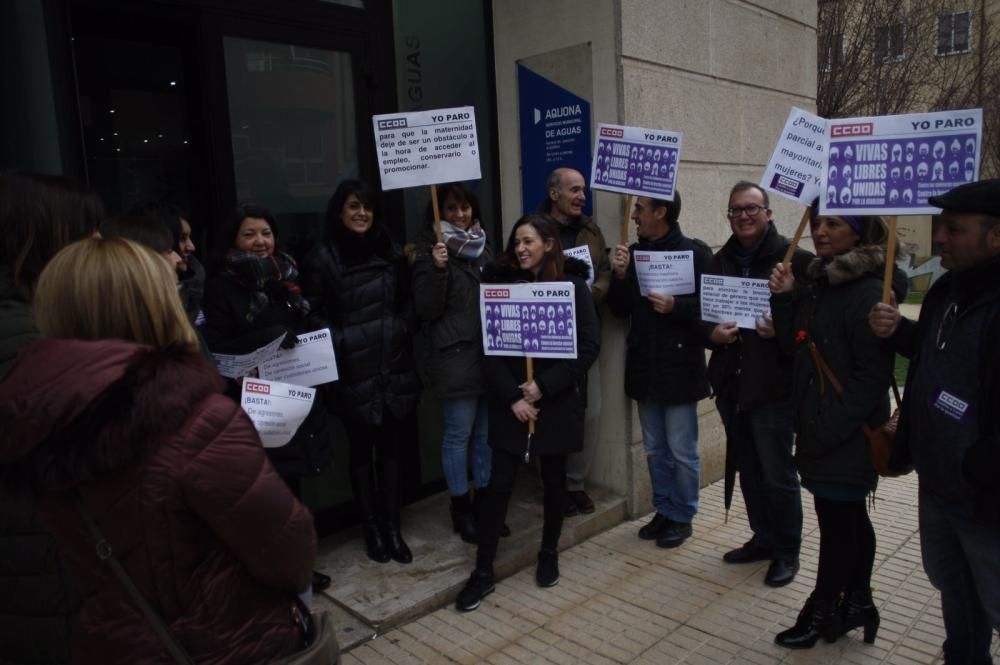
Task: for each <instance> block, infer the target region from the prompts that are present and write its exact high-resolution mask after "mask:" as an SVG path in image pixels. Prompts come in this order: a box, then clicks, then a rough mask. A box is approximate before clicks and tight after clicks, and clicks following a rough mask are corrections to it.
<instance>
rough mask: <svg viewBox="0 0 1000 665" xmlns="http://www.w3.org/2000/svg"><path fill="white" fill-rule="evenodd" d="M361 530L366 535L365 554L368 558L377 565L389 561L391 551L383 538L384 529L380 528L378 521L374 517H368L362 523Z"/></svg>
mask: <svg viewBox="0 0 1000 665" xmlns="http://www.w3.org/2000/svg"><path fill="white" fill-rule="evenodd" d="M361 530H362V532H363V533H364V535H365V553H366V554H367V555H368V558H369V559H371V560H372V561H375V562H376V563H386V562H387V561H389V558H390V557H389V549H388V548H387V547H386V544H385V539H384V538H383V537H382V529H381V528H380V527H379V524H378V521H377V520H376V519H375V518H374V517H371V518H368V517H366V518H365V520H364V521H363V522H362V523H361Z"/></svg>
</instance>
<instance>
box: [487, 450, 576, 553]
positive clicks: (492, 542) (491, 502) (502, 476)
mask: <svg viewBox="0 0 1000 665" xmlns="http://www.w3.org/2000/svg"><path fill="white" fill-rule="evenodd" d="M566 457H567V456H566V455H541V456H539V457H538V462H539V466H540V468H541V474H542V491H543V493H544V497H545V498H544V509H543V511H544V512H543V514H544V521H543V523H542V547H541V549H543V550H555V549H556V548H557V547H559V534H560V533H561V532H562V523H563V516H564V515H565V514H566V501H567V492H566ZM526 466H528V465H527V464H525V463H524V459H523V457H522V456H521V455H519V454H516V453H509V452H506V451H504V450H497V449H496V448H494V449H493V467H492V471H491V475H490V486H489V490H488V491H487V493H486V498H485V500H484V502H483V508H482V514H481V515H480V523H479V549H478V550H477V552H476V568H477V569H478V570H482V571H491V572H492V570H493V561H494V560H495V559H496V555H497V542H498V541H499V539H500V528H501V526H502V525H503V523H504V521H506V519H507V506H508V505H509V504H510V497H511V494H512V493H513V490H514V479H515V478H517V471H518V469H519V468H521V467H526Z"/></svg>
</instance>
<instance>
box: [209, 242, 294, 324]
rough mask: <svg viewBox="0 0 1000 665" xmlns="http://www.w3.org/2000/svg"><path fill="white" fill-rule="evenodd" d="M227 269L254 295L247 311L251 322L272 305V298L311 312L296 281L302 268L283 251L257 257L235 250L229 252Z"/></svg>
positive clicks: (226, 259)
mask: <svg viewBox="0 0 1000 665" xmlns="http://www.w3.org/2000/svg"><path fill="white" fill-rule="evenodd" d="M224 272H225V274H227V275H230V276H232V277H233V279H235V280H236V281H237V283H239V285H240V286H242V287H243V288H245V289H246V290H248V291H250V292H251V293H252V294H253V295H252V296H251V298H250V308H249V310H247V313H246V320H247V322H249V323H253V321H254V319H256V318H257V315H258V314H260V313H261V312H262V311H264V309H266V308H267V307H268V305H270V304H271V299H272V297H278V298H280V299H284V300H285V301H286V302H287V303H288V305H289V306H290V307H291V308H292V309H294V310H296V311H297V312H299V313H300V314H301V315H302V316H306V315H308V314H309V303H308V301H306V299H305V298H303V297H302V289H301V288H300V287H299V284H298V282H297V281H296V280H297V279H298V277H299V268H298V266H297V265H296V264H295V259H293V258H292V257H291V256H289V255H288V254H285V253H284V252H282V251H278V250H275V252H274V254H272V255H271V256H256V255H254V254H251V253H250V252H244V251H242V250H239V249H231V250H229V251H228V252H226V256H225V269H224Z"/></svg>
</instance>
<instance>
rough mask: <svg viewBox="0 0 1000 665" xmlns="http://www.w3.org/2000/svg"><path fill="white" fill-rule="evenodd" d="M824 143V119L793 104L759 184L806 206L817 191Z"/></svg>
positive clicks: (823, 155) (824, 159) (825, 132)
mask: <svg viewBox="0 0 1000 665" xmlns="http://www.w3.org/2000/svg"><path fill="white" fill-rule="evenodd" d="M826 143H827V127H826V120H825V119H824V118H821V117H819V116H818V115H813V114H812V113H809V112H808V111H803V110H802V109H800V108H796V107H794V106H793V107H792V112H791V113H789V114H788V120H786V121H785V128H784V129H783V130H781V136H780V137H779V138H778V143H777V145H775V147H774V153H773V154H772V155H771V161H769V162H768V163H767V168H766V169H765V170H764V176H763V178H761V181H760V186H761V187H763V188H764V189H766V190H768V191H771V192H775V193H777V194H781V195H782V196H785V197H788V198H790V199H792V200H793V201H798V202H799V203H801V204H802V205H805V206H808V205H810V204H811V203H812V201H813V199H815V198H816V197H817V196H819V193H820V191H821V190H820V183H821V182H822V180H823V167H824V165H825V164H826Z"/></svg>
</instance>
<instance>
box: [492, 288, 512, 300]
mask: <svg viewBox="0 0 1000 665" xmlns="http://www.w3.org/2000/svg"><path fill="white" fill-rule="evenodd" d="M486 297H487V298H510V289H486Z"/></svg>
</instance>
